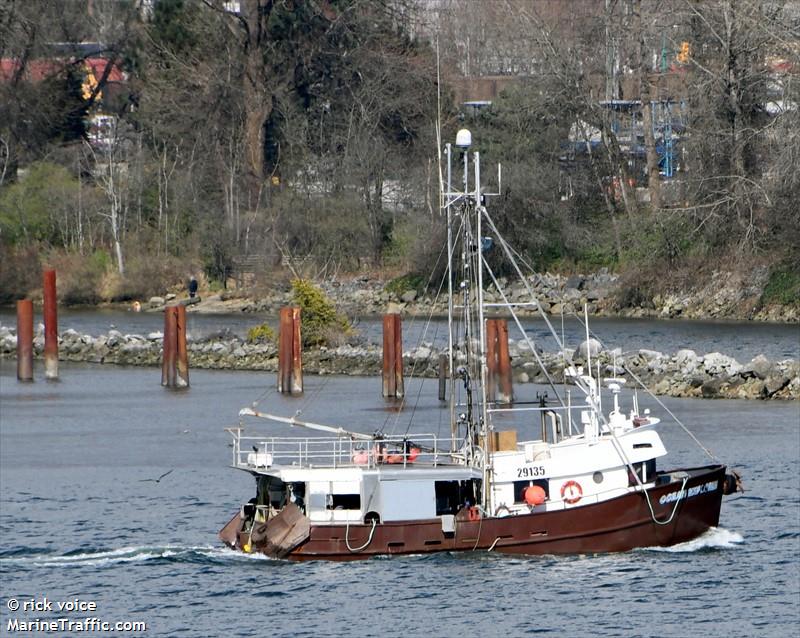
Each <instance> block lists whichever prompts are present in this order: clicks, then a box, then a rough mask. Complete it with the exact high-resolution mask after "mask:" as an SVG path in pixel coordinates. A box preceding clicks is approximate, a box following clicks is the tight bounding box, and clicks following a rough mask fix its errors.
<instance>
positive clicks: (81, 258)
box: [51, 250, 111, 306]
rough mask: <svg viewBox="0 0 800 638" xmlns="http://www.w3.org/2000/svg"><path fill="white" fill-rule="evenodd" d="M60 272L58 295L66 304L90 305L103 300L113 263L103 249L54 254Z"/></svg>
mask: <svg viewBox="0 0 800 638" xmlns="http://www.w3.org/2000/svg"><path fill="white" fill-rule="evenodd" d="M51 261H52V265H53V267H54V268H55V269H56V271H57V273H58V275H57V276H58V296H59V298H60V299H61V302H62V303H64V304H65V305H68V306H70V305H89V304H96V303H99V302H100V301H102V300H103V297H104V295H103V283H104V280H105V277H106V274H107V272H108V270H109V268H110V265H111V257H110V256H109V255H108V253H107V252H105V251H103V250H97V251H95V252H94V253H92V254H91V255H88V256H85V255H76V254H61V255H56V256H53V257H52V259H51Z"/></svg>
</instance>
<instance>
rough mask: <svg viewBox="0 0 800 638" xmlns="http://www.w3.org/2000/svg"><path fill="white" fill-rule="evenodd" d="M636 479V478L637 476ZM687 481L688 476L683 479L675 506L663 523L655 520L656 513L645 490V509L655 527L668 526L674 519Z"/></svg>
mask: <svg viewBox="0 0 800 638" xmlns="http://www.w3.org/2000/svg"><path fill="white" fill-rule="evenodd" d="M637 479H638V476H637ZM688 480H689V477H688V476H684V477H683V484H682V485H681V489H680V491H679V492H678V498H676V499H675V506H674V507H673V508H672V514H670V515H669V518H668V519H667V520H665V521H660V520H658V519H657V518H656V513H655V512H654V511H653V504H652V503H651V502H650V493H649V492H648V491H647V490H645V492H644V496H645V500H646V501H647V507H648V508H650V518H652V519H653V522H654V523H655V524H656V525H669V524H670V523H671V522H672V519H673V518H674V517H675V512H677V511H678V504H679V503H680V502H681V500H682V499H683V495H684V494H685V492H684V490H685V489H686V482H687V481H688Z"/></svg>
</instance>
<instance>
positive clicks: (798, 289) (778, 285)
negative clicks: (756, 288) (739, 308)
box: [761, 266, 800, 306]
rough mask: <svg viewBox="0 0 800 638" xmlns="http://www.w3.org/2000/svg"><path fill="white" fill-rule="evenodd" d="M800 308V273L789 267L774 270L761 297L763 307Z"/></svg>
mask: <svg viewBox="0 0 800 638" xmlns="http://www.w3.org/2000/svg"><path fill="white" fill-rule="evenodd" d="M769 304H781V305H784V306H800V272H797V271H796V270H792V269H790V268H787V267H785V266H784V267H778V268H774V269H773V270H772V272H770V275H769V280H768V281H767V285H766V286H764V292H763V293H762V295H761V305H762V306H766V305H769Z"/></svg>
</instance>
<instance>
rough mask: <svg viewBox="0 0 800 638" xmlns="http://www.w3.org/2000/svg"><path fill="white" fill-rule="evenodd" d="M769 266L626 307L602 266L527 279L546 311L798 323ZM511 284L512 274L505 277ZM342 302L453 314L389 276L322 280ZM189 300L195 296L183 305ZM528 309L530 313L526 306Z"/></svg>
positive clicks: (517, 293) (244, 296)
mask: <svg viewBox="0 0 800 638" xmlns="http://www.w3.org/2000/svg"><path fill="white" fill-rule="evenodd" d="M767 275H768V273H767V271H766V270H764V271H763V272H762V271H757V272H754V273H751V274H750V275H749V276H748V277H747V278H744V277H742V276H741V275H737V274H734V273H730V272H724V271H718V272H715V273H713V275H712V277H711V279H710V281H709V283H708V284H707V285H704V286H702V287H700V288H698V289H696V290H693V291H690V292H683V293H674V294H664V295H656V296H654V297H653V298H648V299H641V300H639V302H638V304H637V305H635V306H621V302H620V295H621V289H622V285H623V284H622V281H621V280H620V277H619V276H618V275H616V274H613V273H609V272H608V271H607V270H606V269H601V270H600V271H599V272H597V273H592V274H585V275H584V274H577V275H570V276H566V275H561V274H553V273H544V274H538V275H535V276H532V277H530V278H529V280H528V285H529V286H530V288H531V290H532V291H533V293H534V294H535V295H536V297H537V299H538V300H539V302H540V304H541V305H542V308H543V309H544V311H545V312H547V313H549V314H551V315H560V314H561V313H564V314H565V315H570V314H572V313H579V314H583V308H584V305H585V306H586V308H587V310H588V312H589V314H590V315H593V316H599V317H634V318H658V319H709V320H710V319H740V320H754V321H771V322H786V323H793V322H799V321H800V312H799V311H798V308H797V307H793V306H782V305H773V306H766V307H762V306H761V304H760V299H761V295H762V293H763V288H764V285H765V283H766V279H767ZM500 283H501V285H502V286H504V287H505V286H506V285H507V282H506V281H505V280H502V279H501V280H500ZM316 285H318V286H319V287H320V288H321V289H322V290H323V291H324V292H325V294H326V295H327V296H328V297H329V298H330V299H331V300H332V301H333V302H334V303H335V305H336V306H337V308H338V309H339V310H341V311H343V312H345V313H347V314H351V315H353V316H364V315H379V314H382V313H385V312H400V313H402V314H405V315H414V316H428V315H431V314H433V315H439V316H443V315H446V314H447V300H446V298H445V296H444V295H442V296H441V297H439V298H436V297H434V296H432V295H431V294H428V293H424V294H422V293H420V292H419V291H418V290H415V289H412V288H408V289H403V287H402V286H395V290H392V291H390V290H387V282H386V281H383V280H381V279H377V278H371V277H357V278H351V279H342V280H339V281H332V282H330V281H325V282H316ZM506 296H507V298H508V299H509V300H512V301H513V300H518V299H523V298H528V294H527V291H526V289H525V285H524V284H523V283H521V282H515V283H513V284H511V285H510V286H509V287H508V288H507V292H506ZM174 298H175V294H169V295H164V296H161V297H152V298H151V299H149V300H148V301H145V302H143V303H142V304H141V306H142V310H145V311H160V310H162V309H163V308H164V305H165V304H166V303H171V302H173V300H174ZM486 301H487V302H500V301H502V297H501V295H500V294H499V293H498V291H497V289H496V288H495V287H494V286H489V288H488V289H487V292H486ZM187 302H189V300H188V299H186V300H184V302H183V303H187ZM291 303H292V293H291V291H290V290H289V287H288V286H286V287H284V288H281V287H277V288H275V289H273V290H264V291H260V292H259V291H254V290H239V291H226V292H222V293H216V294H208V293H206V294H203V295H202V299H200V298H195V299H192V300H191V308H190V311H191V312H200V313H219V312H258V313H263V312H270V313H276V312H277V310H278V309H279V308H280V307H282V306H285V305H290V304H291ZM522 314H525V313H524V312H522Z"/></svg>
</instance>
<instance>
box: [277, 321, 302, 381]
mask: <svg viewBox="0 0 800 638" xmlns="http://www.w3.org/2000/svg"><path fill="white" fill-rule="evenodd" d="M300 327H301V326H300V308H297V307H286V308H281V312H280V327H279V333H278V392H282V393H284V394H300V393H302V392H303V340H302V336H301V331H300Z"/></svg>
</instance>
